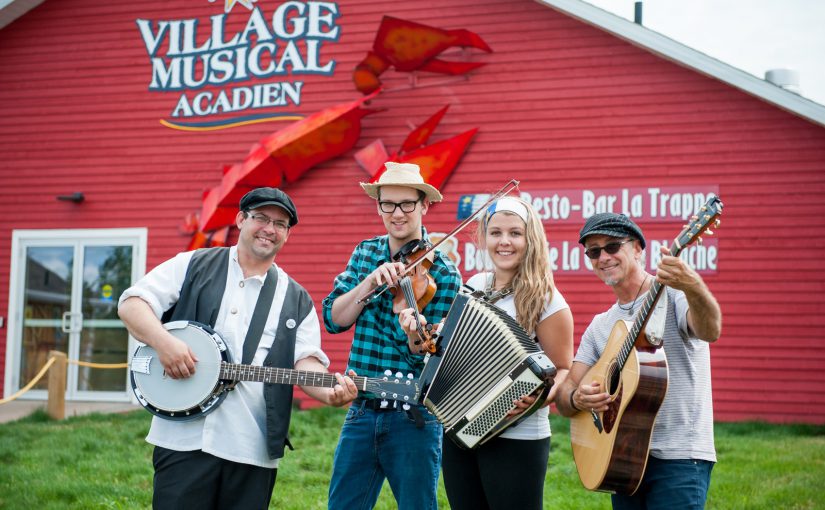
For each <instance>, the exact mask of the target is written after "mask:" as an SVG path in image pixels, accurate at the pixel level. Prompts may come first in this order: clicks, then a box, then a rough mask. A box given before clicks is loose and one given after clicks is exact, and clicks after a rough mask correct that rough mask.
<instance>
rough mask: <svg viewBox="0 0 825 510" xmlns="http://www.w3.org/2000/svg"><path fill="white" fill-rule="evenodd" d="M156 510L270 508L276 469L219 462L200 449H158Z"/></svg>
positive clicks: (154, 504)
mask: <svg viewBox="0 0 825 510" xmlns="http://www.w3.org/2000/svg"><path fill="white" fill-rule="evenodd" d="M152 463H153V464H154V466H155V480H154V484H155V493H154V496H153V497H152V507H153V508H155V509H156V510H183V509H189V508H192V509H198V510H208V509H215V510H219V509H220V510H224V509H238V510H241V509H243V510H246V509H261V510H265V509H266V508H268V507H269V500H270V499H271V498H272V489H273V488H274V487H275V476H276V475H277V473H278V470H277V469H268V468H262V467H258V466H250V465H248V464H240V463H238V462H232V461H228V460H224V459H219V458H218V457H214V456H212V455H209V454H208V453H203V452H202V451H200V450H195V451H191V452H178V451H174V450H167V449H166V448H161V447H160V446H156V447H155V451H154V454H153V455H152Z"/></svg>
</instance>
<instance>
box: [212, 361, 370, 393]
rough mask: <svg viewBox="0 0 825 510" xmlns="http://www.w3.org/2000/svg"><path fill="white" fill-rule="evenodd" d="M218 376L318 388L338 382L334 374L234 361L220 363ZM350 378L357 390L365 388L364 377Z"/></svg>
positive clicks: (228, 378) (232, 379) (226, 378)
mask: <svg viewBox="0 0 825 510" xmlns="http://www.w3.org/2000/svg"><path fill="white" fill-rule="evenodd" d="M220 378H221V379H225V380H230V381H253V382H264V383H271V384H297V385H299V386H315V387H319V388H332V387H334V386H335V385H336V384H338V380H337V379H336V378H335V374H329V373H325V372H310V371H308V370H294V369H291V368H275V367H261V366H256V365H239V364H235V363H221V375H220ZM352 380H353V382H354V383H355V386H356V387H357V388H358V389H359V390H362V391H364V390H366V386H367V378H366V377H360V376H354V377H352Z"/></svg>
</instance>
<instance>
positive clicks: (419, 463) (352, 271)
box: [323, 162, 461, 510]
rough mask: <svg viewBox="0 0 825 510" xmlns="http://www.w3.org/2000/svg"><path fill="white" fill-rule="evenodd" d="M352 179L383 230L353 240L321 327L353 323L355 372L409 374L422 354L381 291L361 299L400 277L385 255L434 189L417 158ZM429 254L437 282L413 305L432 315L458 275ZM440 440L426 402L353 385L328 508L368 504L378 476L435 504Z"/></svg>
mask: <svg viewBox="0 0 825 510" xmlns="http://www.w3.org/2000/svg"><path fill="white" fill-rule="evenodd" d="M361 187H362V188H363V189H364V191H365V192H366V193H367V195H368V196H369V197H370V198H373V199H375V200H376V202H377V204H376V206H377V207H376V209H377V212H378V216H379V217H381V220H382V221H383V222H384V227H386V229H387V234H386V235H382V236H378V237H374V238H372V239H367V240H365V241H362V242H361V243H360V244H358V246H356V247H355V250H354V251H353V253H352V257H351V258H350V260H349V262H348V263H347V267H346V269H345V270H344V272H343V273H341V274H339V275H338V276H337V277H336V278H335V281H334V284H333V289H332V292H330V294H329V296H327V297H326V299H324V302H323V315H324V327H325V328H326V329H327V331H329V332H330V333H341V332H343V331H346V330H347V329H349V328H350V327H352V325H353V324H354V325H355V333H354V337H353V341H352V349H351V350H350V356H349V361H348V363H347V365H348V369H351V370H355V371H356V372H357V373H358V374H359V375H362V376H367V377H380V376H382V375H383V374H384V372H385V371H386V370H390V371H391V372H392V373H393V374H396V373H399V372H400V373H402V374H404V375H405V376H406V375H407V374H412V375H413V376H414V377H418V376H419V375H420V373H421V369H422V368H423V361H424V357H423V356H422V355H421V354H418V353H413V352H411V351H410V348H409V346H408V342H407V335H406V333H405V332H404V330H403V329H401V326H400V325H399V322H398V318H397V316H396V314H395V313H394V312H393V303H392V296H391V295H390V293H389V292H387V293H384V294H382V295H380V296H378V297H377V298H376V299H375V300H373V301H371V302H367V301H363V300H361V298H363V297H364V296H366V295H367V294H369V293H370V292H372V291H374V290H375V289H376V288H378V287H380V286H383V285H393V284H395V283H396V282H397V281H398V280H399V279H400V278H401V277H402V276H403V274H404V270H405V268H404V264H403V263H401V262H396V261H394V260H393V255H395V254H396V253H398V252H399V250H400V249H401V248H402V247H403V246H404V245H406V244H407V243H409V242H410V241H415V240H427V232H426V230H425V229H424V227H423V225H422V220H423V217H424V215H426V214H427V211H428V209H429V207H430V204H431V203H433V202H439V201H440V200H441V198H442V197H441V193H439V192H438V190H437V189H435V188H434V187H433V186H431V185H429V184H427V183H425V182H424V179H423V178H422V177H421V173H420V169H419V167H418V165H413V164H401V163H392V162H389V163H386V171H385V172H384V173H383V174H382V175H381V177H380V178H379V179H378V182H376V183H374V184H367V183H361ZM433 254H434V258H433V264H432V266H431V267H430V268H429V272H430V274H431V275H432V277H433V279H434V280H435V284H436V287H437V290H436V293H435V295H434V296H433V299H432V301H430V303H429V304H427V305H426V306H425V307H424V309H423V310H421V311H422V312H423V314H424V315H425V316H426V317H427V318H428V319H429V320H431V321H432V322H434V323H435V322H438V321H440V320H441V319H442V318H443V317H445V316H446V315H447V312H448V311H449V308H450V305H451V304H452V302H453V299H454V298H455V295H456V293H457V292H458V288H459V287H460V285H461V276H460V275H459V273H458V270H457V269H456V268H455V266H454V265H453V263H452V262H451V261H450V260H449V258H447V257H446V256H445V255H444V254H442V253H441V252H439V251H438V250H435V251H434V252H433ZM441 440H442V429H441V425H440V424H439V423H438V422H437V421H436V419H435V417H434V416H433V415H431V414H430V413H429V412H428V411H427V409H426V408H425V407H423V406H417V405H413V406H411V407H410V406H402V405H401V404H400V403H398V404H396V403H395V402H387V401H382V400H381V399H380V398H377V397H376V395H374V394H369V393H365V392H360V393H359V396H358V398H357V399H356V400H355V401H354V402H353V404H352V406H351V407H350V409H349V411H348V412H347V416H346V419H345V421H344V426H343V428H342V430H341V436H340V438H339V441H338V447H337V449H336V451H335V459H334V465H333V471H332V480H331V482H330V488H329V508H330V509H347V510H357V509H368V508H372V507H373V506H374V505H375V502H376V500H377V499H378V495H379V493H380V491H381V486H382V485H383V482H384V479H385V478H386V479H387V480H388V481H389V484H390V487H391V489H392V491H393V494H394V496H395V499H396V501H397V504H398V508H399V510H425V509H429V508H437V506H438V503H437V500H436V490H437V486H438V474H439V468H440V465H441Z"/></svg>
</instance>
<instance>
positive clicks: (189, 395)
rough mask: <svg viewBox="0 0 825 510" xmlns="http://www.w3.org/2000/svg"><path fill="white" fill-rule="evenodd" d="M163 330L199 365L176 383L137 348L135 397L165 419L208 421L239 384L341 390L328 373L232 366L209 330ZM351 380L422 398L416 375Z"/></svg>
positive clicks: (404, 398)
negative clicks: (182, 344)
mask: <svg viewBox="0 0 825 510" xmlns="http://www.w3.org/2000/svg"><path fill="white" fill-rule="evenodd" d="M164 327H165V328H166V329H167V331H169V333H171V334H172V336H174V337H175V338H177V339H179V340H181V341H183V342H184V343H185V344H186V345H188V346H189V348H190V349H191V350H192V352H193V353H194V354H195V357H196V358H197V359H198V363H197V370H196V371H195V373H194V374H193V375H192V376H191V377H187V378H185V379H172V378H171V377H167V376H166V372H165V370H164V369H163V365H161V364H160V359H159V357H158V354H157V351H155V349H153V348H152V347H149V346H148V345H141V346H140V347H138V348H137V350H136V351H135V354H134V355H133V356H132V360H131V362H130V363H129V381H130V383H131V385H132V391H133V392H134V394H135V397H137V400H138V402H139V403H140V405H142V406H143V407H144V408H146V410H148V411H149V412H150V413H152V414H154V415H155V416H158V417H160V418H165V419H169V420H177V421H187V420H194V419H196V418H199V417H201V416H205V415H206V414H208V413H209V412H211V411H213V410H215V409H216V408H217V407H218V405H220V404H221V402H223V399H225V398H226V396H227V394H228V392H229V391H231V390H232V389H233V388H234V387H235V384H236V383H237V382H238V381H254V382H263V383H271V384H298V385H300V386H316V387H322V388H332V387H334V386H335V385H336V384H338V381H337V379H336V378H335V375H334V374H328V373H324V372H310V371H306V370H294V369H289V368H276V367H262V366H257V365H241V364H236V363H230V362H229V359H230V356H229V348H228V347H227V345H226V343H225V342H224V341H223V339H222V338H221V336H220V335H219V334H218V333H217V332H216V331H214V330H213V329H212V328H210V327H209V326H207V325H205V324H201V323H198V322H194V321H175V322H169V323H167V324H164ZM352 380H353V382H355V385H356V386H357V387H358V389H359V390H361V391H367V392H371V393H374V394H375V395H377V396H378V397H381V398H382V399H384V400H388V401H389V400H397V401H400V402H404V403H415V399H416V395H417V394H418V381H417V380H413V378H412V374H410V375H409V376H407V378H404V377H403V376H402V375H401V374H400V373H398V374H395V376H393V375H392V374H391V372H390V371H389V370H388V371H387V373H386V374H385V375H384V377H382V378H367V377H360V376H354V377H352Z"/></svg>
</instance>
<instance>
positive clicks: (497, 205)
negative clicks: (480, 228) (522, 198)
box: [484, 197, 529, 227]
mask: <svg viewBox="0 0 825 510" xmlns="http://www.w3.org/2000/svg"><path fill="white" fill-rule="evenodd" d="M501 211H507V212H511V213H513V214H515V215H516V216H518V217H519V218H521V219H522V220H523V221H524V224H525V225H527V217H528V216H529V214H528V212H527V207H525V206H524V204H523V203H521V202H519V201H518V200H516V199H515V198H512V197H504V198H500V199H498V200H496V201H495V202H493V203H492V204H491V205H490V207H488V208H487V213H486V214H485V215H484V226H485V227H486V226H487V223H488V222H489V221H490V218H491V217H492V216H493V215H494V214H495V213H497V212H501Z"/></svg>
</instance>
